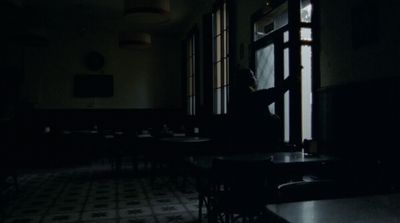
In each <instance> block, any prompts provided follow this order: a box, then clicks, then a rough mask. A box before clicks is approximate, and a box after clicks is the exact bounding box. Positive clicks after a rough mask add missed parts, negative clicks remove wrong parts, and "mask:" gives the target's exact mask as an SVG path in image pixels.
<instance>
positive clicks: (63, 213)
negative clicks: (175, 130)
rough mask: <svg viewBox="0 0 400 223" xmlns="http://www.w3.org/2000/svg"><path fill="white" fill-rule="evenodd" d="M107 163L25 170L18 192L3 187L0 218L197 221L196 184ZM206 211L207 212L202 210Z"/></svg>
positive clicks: (14, 221)
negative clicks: (139, 173)
mask: <svg viewBox="0 0 400 223" xmlns="http://www.w3.org/2000/svg"><path fill="white" fill-rule="evenodd" d="M124 173H125V174H123V176H122V175H119V176H118V177H117V176H116V174H114V173H113V172H112V171H111V170H110V167H109V166H106V165H103V166H102V165H91V166H90V167H79V168H70V169H64V170H57V171H42V172H41V173H31V174H25V175H23V176H20V177H19V185H20V189H19V192H15V190H14V188H13V187H9V188H7V189H6V190H4V191H2V193H3V197H7V198H8V199H7V200H8V202H7V203H6V205H5V208H4V210H3V216H2V217H1V219H0V222H2V223H64V222H65V223H70V222H80V223H84V222H93V223H94V222H98V223H188V222H197V220H196V218H197V212H198V200H197V196H198V195H197V192H196V191H195V189H194V187H193V184H186V186H185V190H182V189H179V187H178V186H177V184H176V183H173V181H170V180H168V178H165V177H158V178H156V179H155V180H154V182H152V181H150V180H149V179H148V178H146V177H134V174H129V172H128V171H125V172H124ZM203 213H204V211H203Z"/></svg>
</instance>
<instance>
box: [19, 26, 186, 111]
mask: <svg viewBox="0 0 400 223" xmlns="http://www.w3.org/2000/svg"><path fill="white" fill-rule="evenodd" d="M152 40H153V46H152V47H151V48H148V49H144V50H128V49H121V48H119V47H118V31H117V30H116V29H113V28H112V27H108V29H107V28H104V27H103V28H97V29H96V28H94V29H91V30H86V31H84V32H81V31H79V30H76V29H73V28H71V27H69V28H65V29H60V30H53V31H52V32H49V44H48V46H45V47H26V48H25V62H24V67H25V76H26V81H25V82H24V87H23V88H24V89H26V90H25V91H24V94H25V96H24V97H25V98H26V100H27V101H30V102H33V103H34V104H35V106H36V107H37V108H50V109H51V108H63V109H71V108H74V109H75V108H114V109H115V108H116V109H121V108H123V109H126V108H179V107H181V50H180V47H181V46H180V40H179V38H176V37H174V36H166V37H158V36H153V38H152ZM91 50H96V51H98V52H101V53H102V54H103V55H104V57H105V65H104V67H103V68H102V69H100V70H99V71H90V70H88V69H87V68H86V67H85V66H84V64H83V57H84V55H85V53H87V52H89V51H91ZM76 74H111V75H113V76H114V96H113V97H110V98H75V97H73V92H72V91H73V77H74V75H76Z"/></svg>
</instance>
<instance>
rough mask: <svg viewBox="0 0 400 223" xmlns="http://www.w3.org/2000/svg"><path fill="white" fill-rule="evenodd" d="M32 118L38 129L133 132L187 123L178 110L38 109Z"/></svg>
mask: <svg viewBox="0 0 400 223" xmlns="http://www.w3.org/2000/svg"><path fill="white" fill-rule="evenodd" d="M33 116H34V117H35V119H36V122H37V125H39V126H46V125H49V126H51V127H53V128H55V129H69V130H71V129H72V130H73V129H88V128H93V126H95V125H96V126H97V127H98V128H99V129H122V130H136V129H141V128H155V127H159V126H162V124H167V125H168V126H170V127H172V128H173V127H176V126H179V125H182V124H185V122H186V116H185V111H182V110H181V109H48V110H44V109H37V110H34V114H33Z"/></svg>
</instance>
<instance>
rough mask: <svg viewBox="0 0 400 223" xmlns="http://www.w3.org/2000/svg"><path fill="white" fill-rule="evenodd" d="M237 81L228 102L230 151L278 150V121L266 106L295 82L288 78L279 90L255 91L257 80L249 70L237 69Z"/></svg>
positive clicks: (280, 129)
mask: <svg viewBox="0 0 400 223" xmlns="http://www.w3.org/2000/svg"><path fill="white" fill-rule="evenodd" d="M237 78H238V79H237V85H236V86H235V87H236V88H233V89H232V94H231V97H230V101H229V114H230V118H231V126H230V132H231V134H230V137H231V148H233V150H236V149H237V150H239V151H242V150H244V151H259V152H265V151H270V152H272V151H275V150H277V149H279V148H278V147H279V145H280V142H282V132H283V130H282V125H281V121H280V119H279V117H278V116H277V115H274V114H272V113H271V112H270V110H269V108H268V106H269V105H270V104H271V103H273V102H275V101H276V100H277V99H278V98H279V97H280V96H282V95H283V94H284V92H285V91H286V90H287V89H288V88H289V86H290V85H291V84H293V83H294V81H295V78H294V77H289V78H287V79H286V80H285V81H284V83H283V84H282V86H278V87H274V88H269V89H263V90H256V89H257V79H256V77H255V76H254V73H253V71H252V70H251V69H248V68H243V69H240V70H239V73H238V77H237Z"/></svg>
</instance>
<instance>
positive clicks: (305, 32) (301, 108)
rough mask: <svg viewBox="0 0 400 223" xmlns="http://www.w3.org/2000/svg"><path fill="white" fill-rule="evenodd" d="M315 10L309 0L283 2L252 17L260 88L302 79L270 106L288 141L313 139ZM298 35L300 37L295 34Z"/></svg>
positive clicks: (254, 49) (254, 61) (254, 64)
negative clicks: (290, 79)
mask: <svg viewBox="0 0 400 223" xmlns="http://www.w3.org/2000/svg"><path fill="white" fill-rule="evenodd" d="M292 5H293V7H291V6H292ZM296 5H297V6H299V8H297V6H296ZM294 6H296V7H294ZM290 10H291V11H290ZM297 10H298V11H297ZM312 10H313V7H312V4H311V2H310V0H298V2H295V1H282V2H281V3H280V4H276V5H274V6H273V7H272V6H269V7H268V8H267V9H263V10H261V11H259V12H257V13H255V14H254V15H253V17H252V24H253V32H252V33H251V35H252V40H253V44H252V47H253V48H252V51H253V52H252V54H253V55H252V56H253V59H252V62H253V68H254V70H255V73H256V76H257V79H258V84H259V86H257V88H258V89H264V88H271V87H274V86H278V85H279V84H280V83H281V82H282V81H284V80H285V79H286V78H288V77H289V75H300V76H301V81H300V82H299V85H298V86H295V87H292V88H291V89H289V90H288V91H286V92H285V93H284V94H283V95H282V97H281V98H280V99H278V101H276V102H275V103H274V104H272V105H271V106H270V111H271V112H272V113H274V114H277V115H278V116H280V117H281V119H282V125H283V127H284V128H283V132H282V133H283V138H284V141H285V142H294V143H297V142H299V141H303V140H304V139H312V118H313V116H312V111H313V110H312V108H313V104H312V103H313V101H312V98H313V94H312V93H313V83H314V81H313V69H312V68H314V67H315V66H313V30H312V27H313V26H312V23H311V22H312ZM289 11H290V12H289ZM295 24H298V25H295ZM296 32H297V33H298V35H293V34H296ZM297 55H300V57H298V56H297ZM299 67H301V69H298V68H299ZM298 89H299V90H298Z"/></svg>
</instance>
